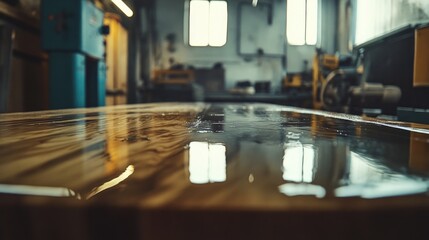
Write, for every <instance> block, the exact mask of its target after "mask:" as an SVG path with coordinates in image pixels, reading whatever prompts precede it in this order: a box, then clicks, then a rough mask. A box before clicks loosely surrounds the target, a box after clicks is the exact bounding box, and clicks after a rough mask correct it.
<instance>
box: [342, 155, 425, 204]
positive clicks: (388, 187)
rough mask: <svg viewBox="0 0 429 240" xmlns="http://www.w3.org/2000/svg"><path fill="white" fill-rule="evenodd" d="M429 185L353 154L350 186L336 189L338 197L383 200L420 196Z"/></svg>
mask: <svg viewBox="0 0 429 240" xmlns="http://www.w3.org/2000/svg"><path fill="white" fill-rule="evenodd" d="M428 185H429V183H427V182H425V181H422V180H421V179H418V178H410V177H407V176H405V175H402V174H399V173H390V172H387V171H386V170H385V169H383V168H378V167H376V166H375V165H371V164H370V161H369V160H367V159H365V158H364V157H362V156H360V155H359V154H358V153H354V152H351V155H350V172H349V185H346V186H342V187H339V188H337V189H335V196H336V197H357V196H359V197H362V198H368V199H371V198H383V197H393V196H402V195H412V194H420V193H425V192H427V191H428V187H429V186H428Z"/></svg>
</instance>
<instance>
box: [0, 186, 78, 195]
mask: <svg viewBox="0 0 429 240" xmlns="http://www.w3.org/2000/svg"><path fill="white" fill-rule="evenodd" d="M0 193H5V194H18V195H29V196H48V197H76V198H78V199H80V196H79V194H76V193H75V192H74V191H73V190H71V189H68V188H60V187H43V186H29V185H12V184H0Z"/></svg>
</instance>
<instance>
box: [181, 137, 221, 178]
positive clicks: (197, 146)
mask: <svg viewBox="0 0 429 240" xmlns="http://www.w3.org/2000/svg"><path fill="white" fill-rule="evenodd" d="M189 173H190V176H189V180H190V181H191V183H194V184H204V183H214V182H224V181H226V147H225V146H224V145H222V144H211V143H207V142H191V143H190V144H189Z"/></svg>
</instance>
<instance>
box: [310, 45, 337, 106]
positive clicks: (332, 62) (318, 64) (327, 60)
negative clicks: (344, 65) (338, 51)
mask: <svg viewBox="0 0 429 240" xmlns="http://www.w3.org/2000/svg"><path fill="white" fill-rule="evenodd" d="M339 66H340V60H339V57H338V56H336V55H332V54H326V53H323V52H322V51H321V50H320V49H318V50H316V54H315V55H314V58H313V108H314V109H322V106H323V104H322V99H321V92H322V88H323V86H324V85H325V84H326V78H327V75H328V73H330V72H332V71H334V70H336V69H338V68H339Z"/></svg>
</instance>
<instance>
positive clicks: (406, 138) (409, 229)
mask: <svg viewBox="0 0 429 240" xmlns="http://www.w3.org/2000/svg"><path fill="white" fill-rule="evenodd" d="M428 151H429V126H428V125H418V124H410V123H402V122H389V121H382V120H377V119H372V118H365V117H360V116H351V115H346V114H335V113H329V112H323V111H313V110H306V109H301V108H294V107H286V106H279V105H271V104H252V103H249V104H243V103H242V104H203V103H201V104H199V103H193V104H191V103H189V104H188V103H162V104H160V103H158V104H142V105H124V106H112V107H100V108H86V109H72V110H55V111H43V112H29V113H16V114H2V115H0V156H1V157H0V239H112V238H114V239H325V238H330V239H332V238H334V239H388V238H389V239H429V238H428V237H429V231H428V230H427V221H428V219H429V195H428V185H429V181H428V180H429V176H428V174H429V153H428Z"/></svg>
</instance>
